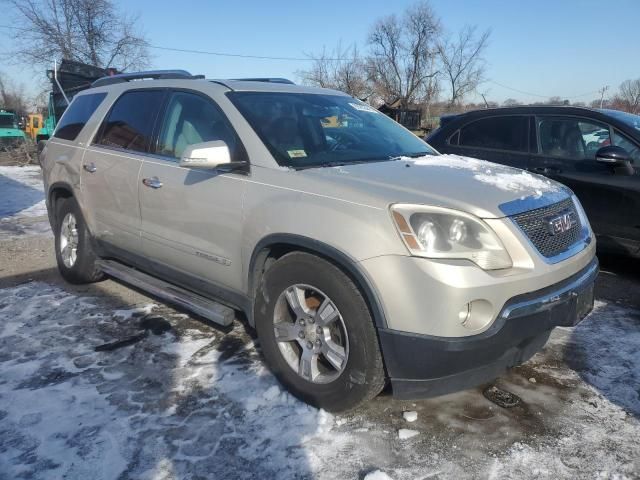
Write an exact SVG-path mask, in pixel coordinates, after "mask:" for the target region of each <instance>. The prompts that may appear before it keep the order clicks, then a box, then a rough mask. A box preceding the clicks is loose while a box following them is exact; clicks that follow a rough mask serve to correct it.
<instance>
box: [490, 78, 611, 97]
mask: <svg viewBox="0 0 640 480" xmlns="http://www.w3.org/2000/svg"><path fill="white" fill-rule="evenodd" d="M487 82H489V83H493V84H495V85H498V86H499V87H502V88H506V89H507V90H512V91H514V92H518V93H521V94H523V95H529V96H532V97H538V98H551V97H561V98H564V99H570V98H580V97H586V96H587V95H593V94H594V93H599V92H600V90H593V91H590V92H586V93H581V94H580V95H571V96H567V97H565V96H562V95H540V94H539V93H532V92H526V91H524V90H519V89H517V88H513V87H510V86H508V85H504V84H502V83H500V82H496V81H495V80H487Z"/></svg>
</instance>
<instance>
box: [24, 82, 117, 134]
mask: <svg viewBox="0 0 640 480" xmlns="http://www.w3.org/2000/svg"><path fill="white" fill-rule="evenodd" d="M106 96H107V94H106V93H92V94H89V95H80V96H78V97H76V98H74V99H73V101H72V102H71V105H69V107H68V108H67V110H66V111H65V112H64V114H63V115H62V118H61V119H60V122H59V123H58V127H57V128H56V131H55V132H54V134H53V136H54V137H56V138H62V139H63V140H75V139H76V137H77V136H78V134H79V133H80V131H81V130H82V129H83V128H84V126H85V125H86V124H87V122H88V121H89V118H91V115H93V112H95V111H96V109H97V108H98V107H99V106H100V104H101V103H102V101H103V100H104V97H106ZM37 122H38V120H37V118H34V119H33V126H34V127H35V128H38V126H37Z"/></svg>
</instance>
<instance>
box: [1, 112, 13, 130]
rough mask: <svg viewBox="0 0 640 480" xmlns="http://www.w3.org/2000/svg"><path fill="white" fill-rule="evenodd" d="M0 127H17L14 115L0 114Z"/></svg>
mask: <svg viewBox="0 0 640 480" xmlns="http://www.w3.org/2000/svg"><path fill="white" fill-rule="evenodd" d="M0 128H17V125H16V117H15V116H14V115H0Z"/></svg>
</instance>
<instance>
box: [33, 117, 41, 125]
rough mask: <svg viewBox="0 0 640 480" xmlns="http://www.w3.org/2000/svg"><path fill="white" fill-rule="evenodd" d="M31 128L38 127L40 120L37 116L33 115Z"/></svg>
mask: <svg viewBox="0 0 640 480" xmlns="http://www.w3.org/2000/svg"><path fill="white" fill-rule="evenodd" d="M33 128H40V121H39V120H38V117H33Z"/></svg>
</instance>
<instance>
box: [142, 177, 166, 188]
mask: <svg viewBox="0 0 640 480" xmlns="http://www.w3.org/2000/svg"><path fill="white" fill-rule="evenodd" d="M142 184H143V185H144V186H145V187H149V188H160V187H162V182H161V181H160V180H159V179H158V177H152V178H143V179H142Z"/></svg>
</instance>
